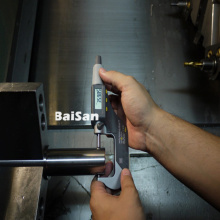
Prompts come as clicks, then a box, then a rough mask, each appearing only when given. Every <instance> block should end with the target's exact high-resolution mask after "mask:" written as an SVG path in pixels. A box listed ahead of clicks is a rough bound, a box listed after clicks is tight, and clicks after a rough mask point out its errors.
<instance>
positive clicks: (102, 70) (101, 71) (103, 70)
mask: <svg viewBox="0 0 220 220" xmlns="http://www.w3.org/2000/svg"><path fill="white" fill-rule="evenodd" d="M99 72H100V73H105V72H107V71H106V70H105V69H104V68H100V69H99Z"/></svg>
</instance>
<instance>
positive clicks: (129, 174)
mask: <svg viewBox="0 0 220 220" xmlns="http://www.w3.org/2000/svg"><path fill="white" fill-rule="evenodd" d="M121 175H123V176H131V172H130V170H129V169H123V170H122V171H121Z"/></svg>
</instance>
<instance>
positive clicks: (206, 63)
mask: <svg viewBox="0 0 220 220" xmlns="http://www.w3.org/2000/svg"><path fill="white" fill-rule="evenodd" d="M202 64H203V65H202V70H203V71H207V72H209V71H213V70H214V69H215V66H216V65H215V60H203V62H202Z"/></svg>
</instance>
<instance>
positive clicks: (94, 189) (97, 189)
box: [90, 179, 107, 195]
mask: <svg viewBox="0 0 220 220" xmlns="http://www.w3.org/2000/svg"><path fill="white" fill-rule="evenodd" d="M90 191H91V195H93V194H107V192H106V190H105V185H104V183H102V182H100V181H96V180H94V179H93V181H92V183H91V186H90Z"/></svg>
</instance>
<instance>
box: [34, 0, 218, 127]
mask: <svg viewBox="0 0 220 220" xmlns="http://www.w3.org/2000/svg"><path fill="white" fill-rule="evenodd" d="M170 3H171V2H170V1H168V0H163V1H162V0H149V1H144V0H137V1H133V0H121V1H120V2H119V1H117V0H112V1H101V0H97V1H95V4H94V2H93V1H89V0H85V1H72V0H63V1H59V0H46V1H42V2H41V4H40V9H41V17H39V19H38V28H37V33H38V39H37V40H36V41H35V49H34V52H33V55H34V56H33V59H32V60H33V62H32V68H31V77H30V79H31V80H32V81H40V82H43V83H44V87H45V96H46V100H47V109H48V119H49V126H55V127H56V128H58V127H65V128H70V127H74V126H76V127H82V126H89V125H90V122H84V121H80V122H76V121H70V122H64V121H61V122H56V121H55V118H54V114H55V111H57V110H59V111H62V112H63V113H64V112H67V113H68V112H70V111H71V110H72V111H82V112H83V113H86V112H90V102H91V100H90V89H91V79H92V67H93V63H94V57H95V56H96V55H97V54H99V55H101V56H102V58H103V63H104V67H105V68H106V69H107V70H110V69H114V70H118V71H121V72H124V73H126V74H129V75H132V76H134V77H136V79H137V80H138V81H139V82H141V83H143V84H144V86H145V87H146V88H147V89H148V91H149V92H150V94H151V95H152V97H153V98H154V100H155V101H156V102H157V104H158V105H159V106H161V107H162V108H163V109H165V110H166V111H168V112H170V113H172V114H175V115H177V116H179V117H181V118H183V119H185V120H187V121H190V122H192V123H195V124H219V123H220V115H219V112H220V103H219V102H217V101H216V100H219V98H220V82H208V79H207V78H206V76H205V74H202V73H201V72H200V71H199V70H194V69H193V70H191V69H186V68H184V67H183V62H184V61H186V60H195V59H196V60H200V59H201V58H203V56H204V50H203V49H202V48H200V47H199V46H195V45H194V44H193V38H194V33H193V30H192V29H190V25H188V24H187V23H185V21H184V20H183V19H182V17H181V13H179V12H180V11H179V10H178V8H176V7H170Z"/></svg>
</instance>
